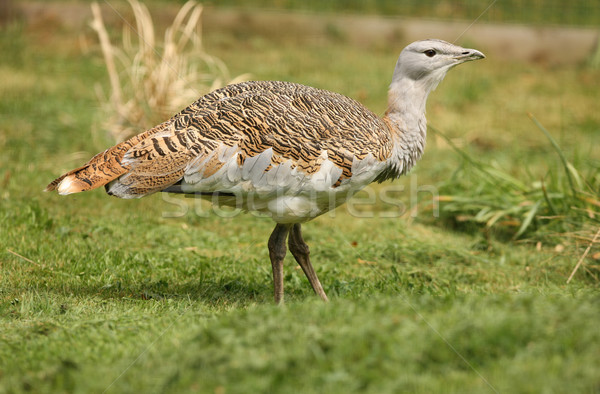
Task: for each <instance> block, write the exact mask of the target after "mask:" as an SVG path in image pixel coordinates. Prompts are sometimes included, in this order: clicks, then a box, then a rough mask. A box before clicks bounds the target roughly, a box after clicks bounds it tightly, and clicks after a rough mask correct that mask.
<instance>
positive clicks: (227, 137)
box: [47, 81, 393, 198]
mask: <svg viewBox="0 0 600 394" xmlns="http://www.w3.org/2000/svg"><path fill="white" fill-rule="evenodd" d="M392 145H393V141H392V136H391V133H390V130H389V129H388V127H387V126H386V125H385V123H384V122H383V121H382V120H381V119H380V118H378V117H377V116H376V115H375V114H373V113H372V112H371V111H369V110H368V109H366V108H365V107H364V106H362V105H361V104H360V103H358V102H356V101H354V100H352V99H350V98H348V97H345V96H343V95H340V94H337V93H333V92H329V91H324V90H319V89H315V88H312V87H308V86H304V85H299V84H294V83H288V82H275V81H260V82H245V83H240V84H236V85H230V86H227V87H225V88H222V89H219V90H216V91H214V92H212V93H210V94H208V95H206V96H203V97H201V98H200V99H199V100H198V101H196V102H194V103H193V104H191V105H190V106H189V107H187V108H186V109H184V110H183V111H181V112H180V113H179V114H177V115H175V116H174V117H173V118H171V119H170V120H169V121H167V122H165V123H162V124H161V125H159V126H157V127H155V128H153V129H151V130H148V131H146V132H145V133H142V134H140V135H138V136H135V137H133V138H131V139H129V140H127V141H125V142H123V143H121V144H119V145H116V146H114V147H112V148H110V149H108V150H107V151H105V152H103V153H101V154H99V155H96V156H95V157H93V158H92V159H91V160H90V161H89V162H88V163H87V164H85V165H84V166H82V167H80V168H78V169H76V170H73V171H70V172H68V173H67V174H65V175H63V176H61V177H60V178H58V179H56V180H55V181H53V182H52V183H50V185H48V187H47V190H54V189H56V188H58V191H59V192H60V193H61V194H69V193H74V192H80V191H84V190H90V189H94V188H96V187H99V186H102V185H105V184H108V185H107V191H108V192H109V194H113V195H116V196H119V197H125V198H131V197H141V196H144V195H147V194H150V193H153V192H156V191H161V190H164V189H166V188H168V187H169V186H171V185H173V184H175V183H178V182H179V183H181V182H180V181H183V182H186V183H191V184H193V183H197V182H200V181H201V180H204V179H207V178H210V177H211V176H213V175H215V174H217V173H218V172H219V170H221V169H222V168H223V167H224V166H228V171H229V172H231V171H232V170H231V168H229V167H230V166H231V163H229V161H230V160H235V163H236V165H237V167H239V168H243V169H244V170H245V172H246V173H245V175H246V178H247V179H249V180H250V181H251V180H252V179H253V178H256V179H259V178H260V177H261V176H262V175H264V174H266V173H269V172H270V171H271V170H272V169H274V168H275V167H277V166H280V165H282V164H283V163H287V164H286V165H288V166H290V167H291V168H292V169H295V170H296V171H299V172H301V173H302V174H304V175H305V176H311V175H313V174H315V173H317V172H318V171H319V170H321V167H322V164H323V162H324V161H325V160H328V161H330V162H332V163H333V164H334V166H335V167H337V169H339V171H338V172H339V174H340V175H339V176H338V177H337V179H332V180H331V184H330V185H329V186H331V187H333V188H335V187H338V186H340V185H341V184H342V182H344V181H347V180H350V179H351V177H352V175H353V174H352V168H353V163H356V162H357V161H360V160H363V159H365V158H366V157H367V156H368V155H371V157H372V158H373V159H375V161H378V162H384V161H385V160H386V159H388V158H389V157H390V152H391V150H392ZM253 158H254V160H255V161H256V163H253V164H254V165H252V166H249V165H246V166H245V165H244V163H245V162H247V161H249V160H253ZM258 158H260V160H259V159H258ZM253 171H254V172H259V173H253ZM338 172H332V173H335V174H336V175H337V173H338ZM251 173H252V174H251ZM234 178H235V177H234ZM242 178H244V174H242V176H241V179H242ZM216 184H217V185H218V184H219V182H216ZM209 191H217V190H209ZM224 191H227V190H224Z"/></svg>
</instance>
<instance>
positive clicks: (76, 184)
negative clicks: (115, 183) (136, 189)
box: [45, 145, 127, 195]
mask: <svg viewBox="0 0 600 394" xmlns="http://www.w3.org/2000/svg"><path fill="white" fill-rule="evenodd" d="M119 147H120V145H117V146H115V147H113V148H111V149H109V150H107V151H105V152H102V153H100V154H98V155H96V156H94V157H93V158H92V159H91V160H90V161H89V162H87V163H86V164H85V165H83V166H81V167H79V168H76V169H74V170H71V171H69V172H67V173H66V174H63V175H61V176H60V177H58V178H56V179H55V180H53V181H52V182H51V183H50V184H49V185H48V186H46V189H45V191H52V190H57V191H58V194H61V195H66V194H72V193H79V192H84V191H86V190H92V189H96V188H98V187H100V186H104V185H105V184H107V183H108V182H110V181H112V180H113V179H115V178H117V177H119V176H121V175H122V174H124V173H126V172H127V167H125V166H123V165H121V163H120V157H119V156H122V154H123V153H124V152H123V153H121V155H119V150H120V149H118V148H119Z"/></svg>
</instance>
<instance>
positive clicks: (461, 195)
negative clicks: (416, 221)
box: [432, 115, 600, 279]
mask: <svg viewBox="0 0 600 394" xmlns="http://www.w3.org/2000/svg"><path fill="white" fill-rule="evenodd" d="M530 118H531V120H532V121H533V122H534V124H535V125H536V127H537V128H538V129H539V130H540V131H541V132H542V133H544V135H545V136H546V138H547V139H548V140H549V142H550V144H551V145H552V146H553V148H554V149H555V151H556V153H557V159H558V160H559V163H560V165H558V166H557V167H558V168H559V171H553V170H548V172H547V173H546V175H545V176H544V177H542V178H541V179H535V178H533V177H532V176H531V175H526V178H525V179H519V178H518V177H515V176H513V175H511V174H509V173H507V172H506V171H505V170H503V169H501V168H498V167H497V166H495V165H493V164H488V163H483V162H481V161H479V160H477V159H475V158H474V157H472V156H471V155H469V154H468V153H467V152H465V151H464V150H462V149H460V148H459V147H457V146H456V145H455V144H454V143H453V142H452V140H451V139H449V138H448V137H446V136H445V135H444V134H443V133H442V132H440V131H439V130H436V129H435V128H432V130H433V131H434V132H435V133H437V134H439V135H440V136H441V137H442V138H444V139H445V140H446V141H447V142H448V143H449V144H450V146H452V148H453V149H454V150H455V151H456V152H457V153H458V154H459V155H460V156H461V157H462V158H463V159H464V162H465V163H464V165H463V166H462V167H461V168H460V169H458V170H457V171H456V172H455V173H454V175H453V176H452V178H451V179H449V180H448V181H446V182H445V183H444V184H442V185H441V187H440V196H439V197H438V198H439V200H440V215H441V217H442V219H443V220H445V221H446V222H447V223H451V224H453V225H455V226H458V227H460V226H467V227H483V228H484V229H486V230H494V231H495V232H496V233H497V234H501V235H507V236H508V237H510V238H512V239H527V240H531V241H537V242H546V243H562V244H565V243H569V242H570V243H571V244H572V245H580V244H581V245H585V246H587V245H592V246H593V247H594V248H598V247H599V246H600V243H598V237H597V236H595V234H597V232H598V230H599V229H600V167H595V168H588V169H587V172H583V171H581V170H579V169H577V168H575V166H574V165H573V164H572V163H571V162H570V161H569V160H568V159H567V158H566V156H565V154H564V153H563V151H562V150H561V149H560V147H559V145H558V144H557V142H556V141H555V139H554V138H553V137H552V135H551V134H550V133H549V132H548V130H546V129H545V128H544V126H543V125H542V124H541V123H540V122H539V121H538V120H537V119H536V118H535V117H534V116H533V115H530ZM593 166H594V165H593V164H592V167H593ZM593 275H594V276H595V274H593ZM595 277H596V276H595ZM596 279H597V277H596Z"/></svg>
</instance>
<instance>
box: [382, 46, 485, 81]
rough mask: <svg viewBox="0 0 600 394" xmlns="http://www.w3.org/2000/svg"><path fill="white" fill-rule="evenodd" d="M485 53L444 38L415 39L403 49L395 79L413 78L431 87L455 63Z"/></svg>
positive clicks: (478, 57) (477, 57)
mask: <svg viewBox="0 0 600 394" xmlns="http://www.w3.org/2000/svg"><path fill="white" fill-rule="evenodd" d="M484 57H485V56H484V54H483V53H481V52H479V51H477V50H475V49H468V48H463V47H460V46H458V45H453V44H450V43H449V42H446V41H442V40H435V39H429V40H423V41H415V42H413V43H412V44H410V45H408V46H407V47H406V48H404V49H403V50H402V52H401V53H400V56H399V57H398V62H397V63H396V68H395V70H394V76H393V78H392V83H394V82H396V81H399V80H400V79H402V78H409V79H411V80H414V81H417V82H421V83H423V85H424V86H426V87H428V90H429V91H431V90H433V89H435V88H436V86H437V85H438V84H439V83H440V82H441V81H442V79H444V76H446V73H447V72H448V70H450V69H451V68H452V67H454V66H457V65H459V64H461V63H464V62H468V61H471V60H478V59H483V58H484Z"/></svg>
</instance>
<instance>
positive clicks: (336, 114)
mask: <svg viewBox="0 0 600 394" xmlns="http://www.w3.org/2000/svg"><path fill="white" fill-rule="evenodd" d="M483 57H484V55H483V54H482V53H481V52H479V51H476V50H474V49H465V48H461V47H459V46H456V45H452V44H450V43H447V42H445V41H441V40H424V41H417V42H413V43H412V44H410V45H408V46H407V47H406V48H404V50H402V52H401V53H400V56H399V58H398V62H397V63H396V68H395V70H394V75H393V78H392V83H391V85H390V89H389V103H388V109H387V112H386V113H385V116H383V118H379V117H378V116H376V115H375V114H374V113H373V112H371V111H369V110H368V109H367V108H365V107H364V106H362V105H361V104H360V103H358V102H356V101H354V100H352V99H350V98H348V97H345V96H342V95H340V94H337V93H333V92H329V91H326V90H319V89H315V88H312V87H308V86H303V85H299V84H295V83H289V82H279V81H256V82H244V83H239V84H235V85H230V86H227V87H224V88H222V89H219V90H216V91H214V92H212V93H210V94H207V95H206V96H203V97H201V98H200V99H199V100H198V101H196V102H195V103H193V104H191V105H190V106H189V107H187V108H186V109H184V110H183V111H181V112H180V113H179V114H177V115H175V116H174V117H172V118H171V119H170V120H168V121H166V122H164V123H162V124H160V125H158V126H156V127H154V128H152V129H150V130H147V131H145V132H144V133H142V134H139V135H137V136H135V137H132V138H131V139H129V140H127V141H125V142H123V143H120V144H118V145H116V146H113V147H112V148H109V149H107V150H106V151H104V152H102V153H99V154H97V155H96V156H94V157H93V158H92V159H91V160H90V161H89V162H87V163H86V164H84V165H83V166H82V167H79V168H77V169H75V170H72V171H69V172H67V173H66V174H64V175H62V176H60V177H59V178H57V179H56V180H54V181H52V183H50V184H49V185H48V187H47V188H46V190H47V191H50V190H55V189H58V193H59V194H71V193H78V192H82V191H86V190H91V189H95V188H97V187H100V186H103V185H104V186H105V188H106V191H107V193H108V194H110V195H112V196H117V197H121V198H139V197H143V196H146V195H149V194H152V193H154V192H160V191H162V192H175V193H193V194H198V195H202V196H208V197H210V198H211V200H212V201H218V204H223V205H233V206H237V207H240V206H242V207H243V208H244V209H246V210H249V211H258V212H262V213H266V214H268V215H270V216H271V217H272V218H273V220H274V221H275V222H276V223H277V224H276V226H275V230H273V233H272V234H271V237H270V238H269V242H268V246H269V256H270V258H271V264H272V268H273V286H274V292H275V301H276V302H281V301H282V299H283V258H284V256H285V253H286V245H285V243H286V239H288V246H289V249H290V251H291V252H292V254H293V255H294V257H295V259H296V261H297V262H298V264H300V266H301V267H302V270H303V271H304V273H305V274H306V276H307V277H308V280H309V282H310V284H311V285H312V288H313V290H314V291H315V293H317V294H318V295H319V296H320V297H321V298H322V299H323V300H327V296H326V295H325V292H324V291H323V287H322V286H321V283H320V282H319V279H318V278H317V274H316V273H315V271H314V269H313V267H312V265H311V263H310V259H309V249H308V245H307V244H306V243H305V242H304V240H303V239H302V233H301V232H300V224H301V223H303V222H306V221H308V220H311V219H313V218H315V217H317V216H319V215H321V214H323V213H325V212H327V211H329V210H331V209H333V208H335V207H336V206H338V205H340V204H342V203H343V202H345V201H346V200H347V199H348V198H349V197H350V196H351V195H352V194H353V193H355V192H357V191H358V190H360V189H361V188H363V187H364V186H366V185H368V184H369V183H371V182H373V181H378V182H382V181H385V180H386V179H393V178H397V177H399V176H400V175H402V174H405V173H406V172H407V171H408V170H410V168H411V167H412V166H413V165H414V164H415V162H416V161H417V160H418V159H419V158H420V157H421V154H422V153H423V149H424V147H425V134H426V120H425V103H426V100H427V96H428V94H429V92H431V91H432V90H433V89H435V87H436V86H437V85H438V83H440V81H441V80H442V79H443V78H444V76H445V75H446V72H447V71H448V70H449V69H450V68H452V67H454V66H456V65H458V64H460V63H464V62H467V61H469V60H477V59H482V58H483Z"/></svg>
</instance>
